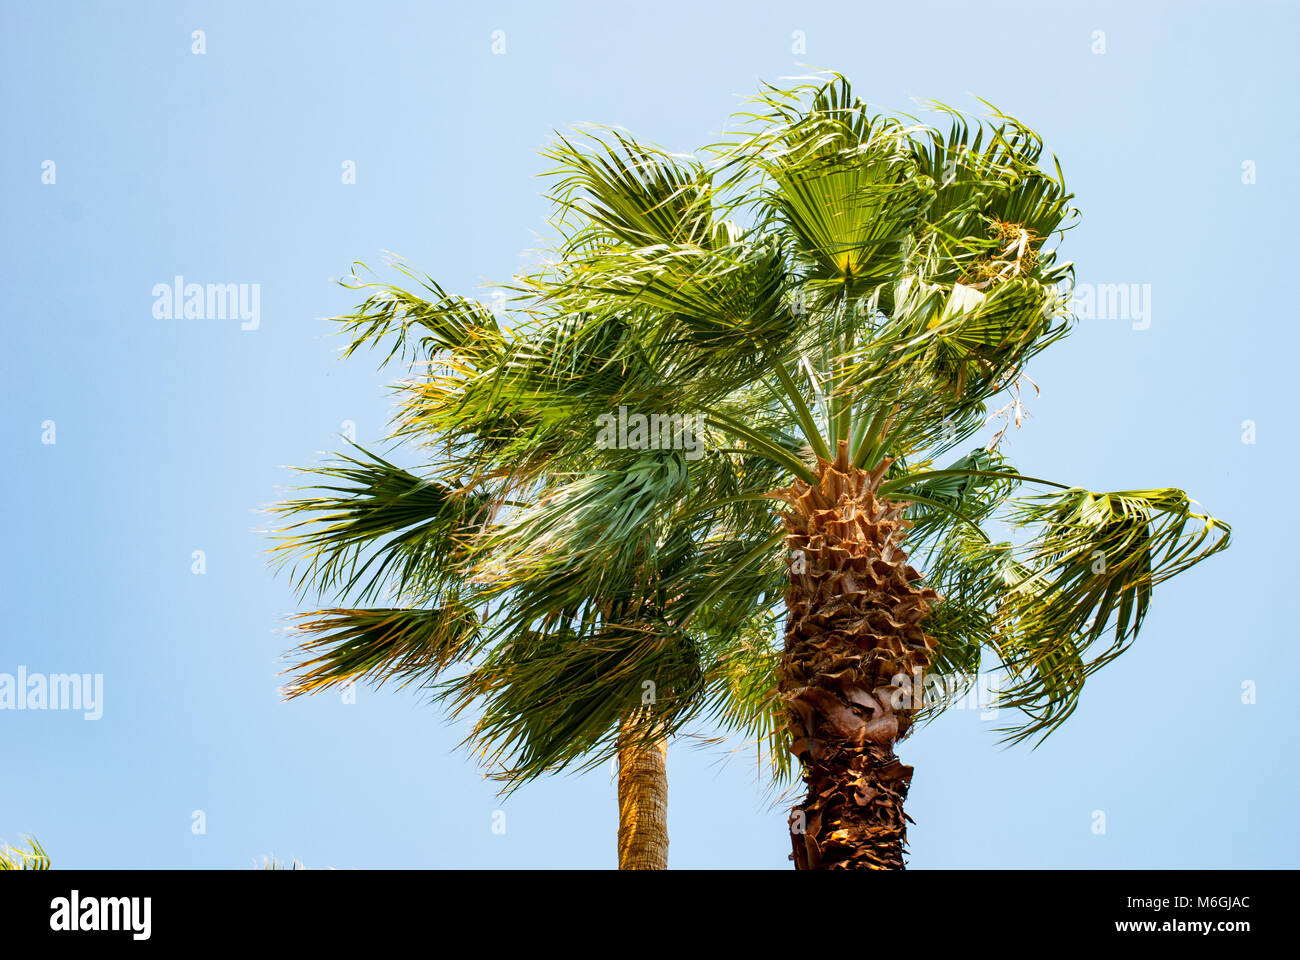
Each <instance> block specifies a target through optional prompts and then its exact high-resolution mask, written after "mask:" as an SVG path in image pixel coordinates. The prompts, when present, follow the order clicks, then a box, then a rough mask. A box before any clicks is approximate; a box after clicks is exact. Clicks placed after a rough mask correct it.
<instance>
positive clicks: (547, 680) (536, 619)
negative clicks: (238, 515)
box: [275, 268, 789, 869]
mask: <svg viewBox="0 0 1300 960" xmlns="http://www.w3.org/2000/svg"><path fill="white" fill-rule="evenodd" d="M401 269H402V271H403V272H404V273H406V274H407V275H408V276H410V277H412V278H414V279H416V280H417V281H419V282H421V283H422V285H423V287H424V289H423V290H421V291H420V293H419V294H417V293H412V292H410V291H407V290H404V289H402V288H400V287H398V286H395V285H392V284H378V283H376V284H371V285H366V286H367V287H373V291H374V292H372V293H371V295H370V296H369V297H368V298H367V300H366V301H365V302H364V303H363V304H362V305H361V306H360V307H359V308H358V309H357V311H356V312H355V313H354V314H351V315H349V316H347V317H345V318H343V320H344V323H345V330H346V332H347V333H348V335H349V337H350V342H349V346H348V348H347V350H346V353H348V354H350V353H352V352H354V351H355V350H357V349H359V348H361V347H362V346H364V345H366V344H374V343H382V344H385V345H386V346H387V349H388V353H387V354H386V355H385V360H389V359H392V358H393V357H395V356H397V355H398V353H399V352H400V353H401V354H402V356H403V357H404V358H406V359H407V360H409V361H412V364H413V368H414V370H415V371H416V373H417V377H416V379H415V380H413V381H412V382H411V383H409V384H407V385H406V390H407V402H406V405H405V407H404V410H403V413H402V414H401V415H400V416H399V418H398V421H397V424H396V427H395V430H394V432H393V438H394V439H398V440H402V439H414V440H417V441H419V442H420V443H421V444H422V445H424V446H425V447H427V448H429V449H431V450H432V452H433V455H432V457H431V458H430V462H429V463H427V464H425V465H424V466H423V467H420V468H416V470H415V472H412V471H408V470H405V469H403V468H400V467H398V466H396V465H394V464H393V463H391V462H390V461H389V460H387V459H385V458H384V457H381V456H379V455H377V454H374V453H371V452H368V451H365V450H362V449H361V448H357V449H356V450H354V451H352V452H351V453H350V454H344V455H341V456H340V457H339V459H338V461H337V462H336V463H334V464H331V465H326V466H323V467H319V468H316V469H314V470H311V471H309V473H311V474H312V475H313V476H314V477H315V479H316V480H317V483H316V484H315V485H314V486H313V487H311V488H309V490H310V495H308V496H305V497H302V498H300V499H295V500H291V501H288V502H286V503H284V504H282V505H280V506H279V507H278V508H276V509H277V510H278V511H279V512H280V513H281V514H283V515H285V516H286V517H288V518H289V519H290V522H289V524H288V525H287V526H285V527H284V528H283V529H282V530H281V531H280V532H279V542H278V545H277V546H276V548H275V552H276V553H277V554H278V558H279V560H280V561H281V562H284V563H287V564H289V565H290V566H291V568H292V571H293V578H294V582H295V584H296V586H297V587H298V588H299V589H300V590H301V591H302V592H304V593H317V594H326V595H333V596H336V597H342V598H347V599H348V602H349V603H351V604H353V605H349V606H335V607H330V608H327V609H323V610H318V611H315V612H313V613H309V614H305V615H303V616H302V617H301V618H300V622H299V626H300V627H301V628H302V630H303V631H305V633H306V634H307V639H305V640H304V642H303V643H302V645H301V646H300V648H299V653H300V654H302V656H300V657H299V662H298V663H297V664H296V666H295V667H294V669H293V671H292V672H293V673H294V676H293V678H292V680H291V681H290V683H289V684H288V686H287V687H286V693H287V695H288V696H290V697H294V696H298V695H301V694H304V693H314V692H318V691H320V690H324V689H328V688H332V687H336V686H338V685H340V684H345V683H350V682H353V681H356V680H358V679H364V680H368V681H371V682H375V683H377V684H382V683H384V682H385V681H387V680H389V679H394V680H397V681H398V682H399V683H402V684H405V683H409V682H417V683H419V684H420V685H422V686H426V687H429V688H430V689H431V690H433V692H434V693H435V695H436V697H437V699H439V700H441V701H443V702H445V703H446V704H447V705H448V706H449V707H450V708H451V710H452V712H453V714H457V715H458V714H460V713H462V712H464V711H468V710H474V711H477V713H478V719H477V722H476V724H475V726H474V730H473V732H472V734H471V735H470V737H469V738H468V741H467V742H468V743H469V744H470V745H472V746H473V747H474V748H475V749H476V750H477V751H478V752H479V753H480V755H481V757H482V758H483V760H484V762H485V763H487V764H488V765H489V766H490V767H491V768H492V770H493V775H494V776H496V777H498V778H500V779H502V780H503V781H505V783H506V785H507V789H513V788H514V787H517V786H518V785H520V784H522V783H524V782H527V781H528V780H530V779H532V778H534V777H537V776H539V775H541V774H543V773H546V772H549V771H553V770H558V769H561V768H564V767H567V766H569V765H571V764H575V763H580V764H581V766H583V767H594V766H597V765H599V764H602V763H603V762H605V761H606V760H607V759H609V758H610V757H611V756H616V757H617V759H618V778H619V781H618V800H619V831H618V862H619V866H620V868H623V869H663V868H665V867H666V866H667V851H668V835H667V816H666V803H667V774H666V766H665V753H666V743H667V741H668V739H669V738H670V737H671V736H672V735H673V734H675V733H676V732H677V731H678V730H680V729H681V728H682V726H683V725H685V724H686V723H688V722H689V721H691V720H693V719H697V718H706V719H712V720H713V721H715V722H720V723H721V724H722V726H723V727H726V728H731V729H740V730H746V731H750V732H753V733H755V734H757V735H758V736H759V737H766V738H767V739H769V740H772V741H774V740H775V737H776V735H777V730H776V726H775V723H774V722H773V718H774V716H775V713H774V711H773V710H772V709H770V702H772V701H773V694H772V684H771V683H770V682H769V681H770V680H771V678H772V676H773V675H774V674H773V670H774V664H775V656H774V654H773V652H772V651H771V650H770V648H769V646H768V645H767V644H765V643H764V642H762V638H761V637H760V635H759V631H758V630H757V624H756V623H752V622H748V621H744V622H736V623H732V622H728V621H724V620H722V619H719V618H718V617H715V616H712V615H711V613H710V611H708V610H706V611H704V612H703V614H702V615H700V616H698V617H697V618H696V623H695V624H694V626H693V627H692V629H691V630H690V631H689V632H688V631H686V630H684V629H681V628H680V627H679V625H678V623H677V621H678V620H679V616H680V615H679V614H678V613H676V612H675V611H677V610H680V607H681V603H680V597H678V596H673V595H670V594H668V593H666V592H665V591H664V589H663V588H662V587H661V586H660V582H661V578H662V577H664V576H665V575H666V574H667V573H671V574H673V575H674V577H675V578H676V581H677V582H679V583H685V582H689V581H691V579H692V578H694V577H698V576H701V575H706V574H707V570H706V571H702V572H701V571H693V569H692V568H691V567H690V566H689V565H690V564H691V563H692V562H696V560H697V558H698V556H699V554H700V553H701V551H702V550H708V549H711V547H710V545H708V544H705V543H702V542H701V541H700V538H699V531H697V530H696V529H694V528H693V527H691V526H690V525H687V524H681V523H676V522H674V521H673V519H672V518H671V517H664V516H661V515H657V514H655V513H654V512H653V509H652V508H653V506H654V505H655V503H657V502H659V501H661V500H663V499H664V498H666V497H667V496H669V494H670V493H671V491H673V490H675V489H677V488H679V487H681V486H683V485H684V484H685V483H686V479H685V478H686V476H687V475H688V474H691V475H694V476H696V477H698V478H700V480H699V482H700V483H701V485H703V486H706V487H708V488H711V489H712V488H719V487H724V488H725V487H728V486H730V485H734V484H735V482H736V481H735V478H734V477H731V476H729V474H730V473H732V472H734V469H735V464H734V463H733V461H732V459H731V458H729V457H727V456H725V455H713V456H712V457H710V458H706V459H704V460H701V461H699V462H692V461H691V459H689V451H685V450H671V449H670V450H666V451H660V450H650V451H635V450H632V451H625V450H620V449H617V448H608V449H603V448H600V447H597V446H595V445H593V443H592V437H591V430H590V427H591V425H592V422H593V417H594V416H595V415H596V414H595V411H598V410H604V409H605V408H606V407H607V405H608V402H609V401H610V400H611V399H616V397H617V395H618V391H619V383H620V380H621V373H620V372H619V370H618V369H617V367H616V366H612V365H611V363H610V362H609V360H608V359H607V358H606V357H605V356H604V355H603V354H602V349H603V348H602V345H601V344H600V343H599V342H596V341H594V340H590V339H587V340H583V339H581V338H577V339H575V338H574V337H573V328H572V325H569V324H558V325H557V324H556V323H554V322H552V321H551V319H550V318H542V317H539V318H528V317H526V316H525V317H521V318H519V322H518V323H516V324H514V325H512V326H509V327H503V326H501V325H499V324H498V323H497V322H496V319H495V318H494V316H493V315H492V313H491V311H489V310H487V309H486V308H485V307H483V306H482V305H481V304H478V303H476V302H473V301H470V300H467V299H464V298H459V297H452V296H449V295H447V294H446V293H445V292H444V291H442V290H441V289H440V288H438V287H437V286H436V284H433V283H432V281H429V280H428V279H427V278H424V279H423V280H421V279H420V278H418V277H415V276H414V274H411V273H410V271H407V270H405V268H401ZM706 475H707V477H708V479H707V481H705V479H704V477H705V476H706ZM773 476H774V475H773ZM555 503H563V504H564V509H565V511H566V513H567V515H568V516H569V518H570V520H571V521H572V522H570V523H567V524H565V525H563V526H562V527H555V526H554V525H551V526H549V527H548V528H546V529H542V527H541V526H540V525H539V518H543V519H545V520H547V522H549V517H550V513H549V510H550V509H552V507H553V505H554V504H555ZM731 519H732V522H735V523H741V522H743V516H742V515H741V514H737V515H736V517H733V518H731ZM768 575H769V579H770V580H771V581H772V589H773V590H774V591H775V590H779V575H780V574H779V569H778V570H775V571H769V573H768ZM379 598H384V599H386V601H387V603H388V604H390V605H386V606H361V605H358V604H369V603H371V602H373V601H374V600H377V599H379ZM457 671H459V672H457ZM447 672H452V673H456V676H455V678H454V680H452V681H449V682H445V683H440V680H441V678H442V677H443V675H444V674H445V673H447ZM754 677H761V678H762V680H761V681H758V682H756V681H755V680H754V679H753V678H754ZM773 762H774V765H775V768H776V769H777V770H778V771H780V770H784V769H788V768H789V763H788V760H787V759H786V757H785V755H784V754H783V753H782V754H776V755H775V756H774V757H773Z"/></svg>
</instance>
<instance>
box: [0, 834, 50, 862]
mask: <svg viewBox="0 0 1300 960" xmlns="http://www.w3.org/2000/svg"><path fill="white" fill-rule="evenodd" d="M26 840H27V849H26V850H24V849H23V848H21V847H11V846H9V844H7V843H5V842H4V841H3V840H0V870H49V869H50V866H51V864H50V855H49V854H48V853H46V852H45V848H44V847H42V846H41V845H40V843H39V842H38V841H37V839H36V838H35V837H27V838H26Z"/></svg>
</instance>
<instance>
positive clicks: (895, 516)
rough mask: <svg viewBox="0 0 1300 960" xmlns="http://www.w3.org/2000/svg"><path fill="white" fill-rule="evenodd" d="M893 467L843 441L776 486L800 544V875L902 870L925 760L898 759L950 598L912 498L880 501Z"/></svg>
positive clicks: (796, 731)
mask: <svg viewBox="0 0 1300 960" xmlns="http://www.w3.org/2000/svg"><path fill="white" fill-rule="evenodd" d="M887 467H888V461H886V462H885V463H883V464H881V465H880V466H879V467H877V468H876V469H875V470H873V471H871V472H870V473H868V472H866V471H864V470H859V469H856V468H853V467H850V466H849V465H848V458H847V456H846V454H845V450H844V445H841V447H840V450H839V456H838V458H837V459H836V460H835V462H833V463H830V462H827V461H821V462H820V464H819V470H818V476H819V483H818V484H817V486H809V485H808V484H806V483H804V482H802V481H795V484H794V486H793V487H790V488H787V489H785V490H781V491H777V493H776V494H775V495H776V496H777V497H778V498H779V499H781V500H784V501H785V502H786V503H787V504H788V505H789V506H790V511H789V512H787V513H785V514H784V520H785V525H786V531H787V538H786V543H787V546H788V547H789V549H790V557H791V567H790V583H789V587H788V590H787V592H786V606H787V610H788V617H787V620H786V636H785V651H784V654H783V657H782V661H781V665H780V683H779V689H780V692H781V695H782V698H783V699H784V700H785V702H786V704H787V707H788V721H787V722H788V724H789V730H790V737H791V749H792V750H793V751H794V752H795V754H796V755H797V756H798V757H799V760H800V762H801V764H802V766H803V773H804V782H805V783H806V784H807V786H808V794H807V798H806V799H805V800H804V802H803V804H801V805H800V806H798V807H795V808H794V809H793V810H792V811H791V820H790V822H791V836H792V840H793V845H794V853H793V856H792V859H793V860H794V862H795V866H796V868H798V869H800V870H818V869H823V870H824V869H840V870H854V869H871V870H901V869H903V866H904V863H903V853H904V850H905V847H906V841H907V826H906V825H907V820H908V817H907V815H906V814H905V813H904V811H903V801H904V800H905V799H906V797H907V789H908V785H909V783H910V782H911V779H912V768H911V767H908V766H905V765H903V764H902V763H900V762H899V760H898V758H897V757H896V756H895V755H894V744H895V743H896V742H897V741H898V740H899V739H901V738H902V737H904V736H905V735H906V734H907V732H908V728H909V727H910V726H911V722H912V720H911V715H912V712H913V710H912V707H913V703H912V702H911V699H910V698H909V697H907V696H906V694H907V690H908V688H906V687H900V685H899V678H907V680H908V681H911V680H912V679H913V678H914V677H916V676H917V675H918V673H919V671H921V670H923V669H924V668H925V667H927V666H929V664H930V651H931V650H932V649H933V647H934V641H933V639H931V638H930V637H928V636H927V635H926V634H925V632H924V631H923V630H922V629H921V626H920V623H921V621H922V620H923V619H924V618H925V616H926V615H927V614H928V613H929V612H930V609H931V601H934V600H937V599H938V595H937V594H936V593H935V592H934V591H933V590H931V589H929V588H925V589H920V588H918V587H916V586H914V585H913V581H915V580H917V579H919V575H918V574H917V572H916V571H915V570H913V569H912V568H911V567H909V566H908V565H907V555H906V554H905V553H903V551H902V549H901V548H900V546H899V544H900V542H901V541H902V539H903V536H904V535H905V533H906V529H907V527H908V526H910V524H909V523H908V522H907V521H906V520H903V519H902V513H903V510H904V509H905V508H906V507H907V504H906V503H897V502H891V501H889V500H887V499H884V498H881V497H877V496H876V490H877V488H878V487H879V485H880V479H881V477H882V476H883V475H884V472H885V470H886V469H887Z"/></svg>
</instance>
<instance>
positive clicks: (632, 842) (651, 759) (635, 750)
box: [618, 715, 668, 870]
mask: <svg viewBox="0 0 1300 960" xmlns="http://www.w3.org/2000/svg"><path fill="white" fill-rule="evenodd" d="M649 722H650V721H649V718H648V717H644V716H640V715H638V716H636V717H633V718H630V719H628V720H626V721H624V723H623V727H622V729H621V730H620V731H619V740H618V868H619V869H620V870H666V869H667V868H668V767H667V754H668V744H667V741H666V740H665V739H664V738H663V737H661V736H655V735H654V733H653V731H650V730H647V728H646V727H645V724H647V723H649Z"/></svg>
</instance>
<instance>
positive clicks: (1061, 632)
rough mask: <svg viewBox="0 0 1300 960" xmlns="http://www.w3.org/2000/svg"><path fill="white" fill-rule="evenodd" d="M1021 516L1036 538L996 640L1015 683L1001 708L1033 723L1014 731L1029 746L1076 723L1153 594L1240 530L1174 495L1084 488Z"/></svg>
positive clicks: (1037, 503) (1018, 509) (1036, 502)
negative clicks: (1088, 692) (1078, 709)
mask: <svg viewBox="0 0 1300 960" xmlns="http://www.w3.org/2000/svg"><path fill="white" fill-rule="evenodd" d="M1012 516H1013V519H1014V521H1015V522H1016V523H1017V524H1018V525H1019V526H1021V527H1025V528H1030V529H1031V530H1032V532H1033V533H1034V534H1035V535H1034V537H1033V538H1032V539H1031V540H1030V541H1029V543H1028V544H1027V545H1026V547H1025V548H1023V550H1022V551H1021V553H1022V556H1021V557H1020V558H1018V559H1017V562H1016V565H1015V573H1014V576H1013V579H1011V581H1010V582H1009V583H1008V584H1007V591H1006V593H1005V594H1004V595H1003V597H1002V608H1001V610H1000V611H999V617H998V621H999V626H1000V628H1001V629H1000V630H999V631H998V633H997V634H996V636H997V640H996V646H997V649H998V654H999V656H1000V657H1001V659H1002V662H1003V664H1004V665H1005V666H1006V668H1007V669H1008V671H1009V672H1010V674H1011V676H1012V678H1013V683H1012V685H1011V686H1010V687H1009V688H1008V689H1007V690H1005V691H1003V695H1002V703H1003V704H1005V705H1007V706H1011V707H1016V708H1019V709H1021V710H1023V711H1025V712H1026V713H1027V714H1028V715H1029V717H1030V722H1029V723H1027V724H1025V725H1024V726H1022V727H1019V728H1016V729H1014V730H1013V731H1011V735H1012V739H1015V740H1020V739H1024V738H1027V737H1032V736H1039V737H1041V736H1044V735H1046V734H1047V733H1049V732H1050V731H1052V730H1054V729H1055V728H1056V727H1058V726H1059V725H1060V724H1061V723H1062V722H1063V721H1064V720H1065V719H1066V718H1067V717H1068V716H1069V715H1070V713H1071V712H1072V711H1073V709H1074V707H1075V704H1076V703H1077V700H1078V695H1079V690H1080V688H1081V687H1082V685H1083V681H1084V679H1086V678H1087V676H1089V675H1090V674H1091V673H1093V672H1094V671H1095V670H1097V669H1099V668H1100V667H1102V666H1104V665H1105V664H1106V663H1108V662H1110V661H1111V660H1113V659H1114V658H1115V657H1117V656H1118V655H1119V654H1120V653H1122V652H1123V651H1124V650H1125V649H1126V648H1127V647H1128V646H1129V645H1130V644H1131V643H1132V642H1133V640H1134V639H1135V638H1136V636H1137V634H1138V631H1139V629H1140V628H1141V626H1142V623H1143V620H1144V619H1145V617H1146V614H1147V611H1148V609H1149V606H1150V602H1151V591H1152V588H1153V587H1155V586H1156V585H1157V584H1159V583H1161V582H1163V581H1165V580H1168V579H1169V578H1170V577H1173V576H1175V575H1177V574H1178V573H1180V572H1182V571H1183V570H1186V569H1187V568H1188V567H1190V566H1192V565H1193V564H1195V563H1198V562H1200V561H1201V560H1204V559H1205V558H1206V557H1209V556H1212V555H1213V554H1215V553H1218V552H1219V551H1221V550H1223V549H1226V547H1227V546H1228V541H1229V538H1230V535H1231V528H1230V527H1229V526H1228V525H1227V524H1225V523H1222V522H1221V521H1217V520H1215V519H1214V518H1213V517H1209V516H1206V515H1204V514H1200V513H1196V512H1194V511H1193V509H1192V502H1191V501H1190V500H1189V499H1188V498H1187V495H1186V494H1185V493H1183V492H1182V491H1181V490H1174V489H1159V490H1128V491H1122V492H1118V493H1092V492H1090V491H1088V490H1083V489H1080V488H1077V487H1076V488H1071V489H1069V490H1065V491H1062V492H1061V493H1058V494H1048V495H1043V496H1039V497H1034V498H1025V499H1021V500H1018V501H1016V503H1015V504H1014V510H1013V514H1012ZM1108 634H1109V637H1110V639H1109V642H1107V643H1106V644H1105V646H1104V647H1103V648H1102V649H1101V650H1100V652H1097V653H1094V652H1093V651H1092V647H1093V645H1094V644H1096V643H1097V642H1098V641H1101V640H1102V639H1103V638H1105V637H1106V636H1107V635H1108Z"/></svg>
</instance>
